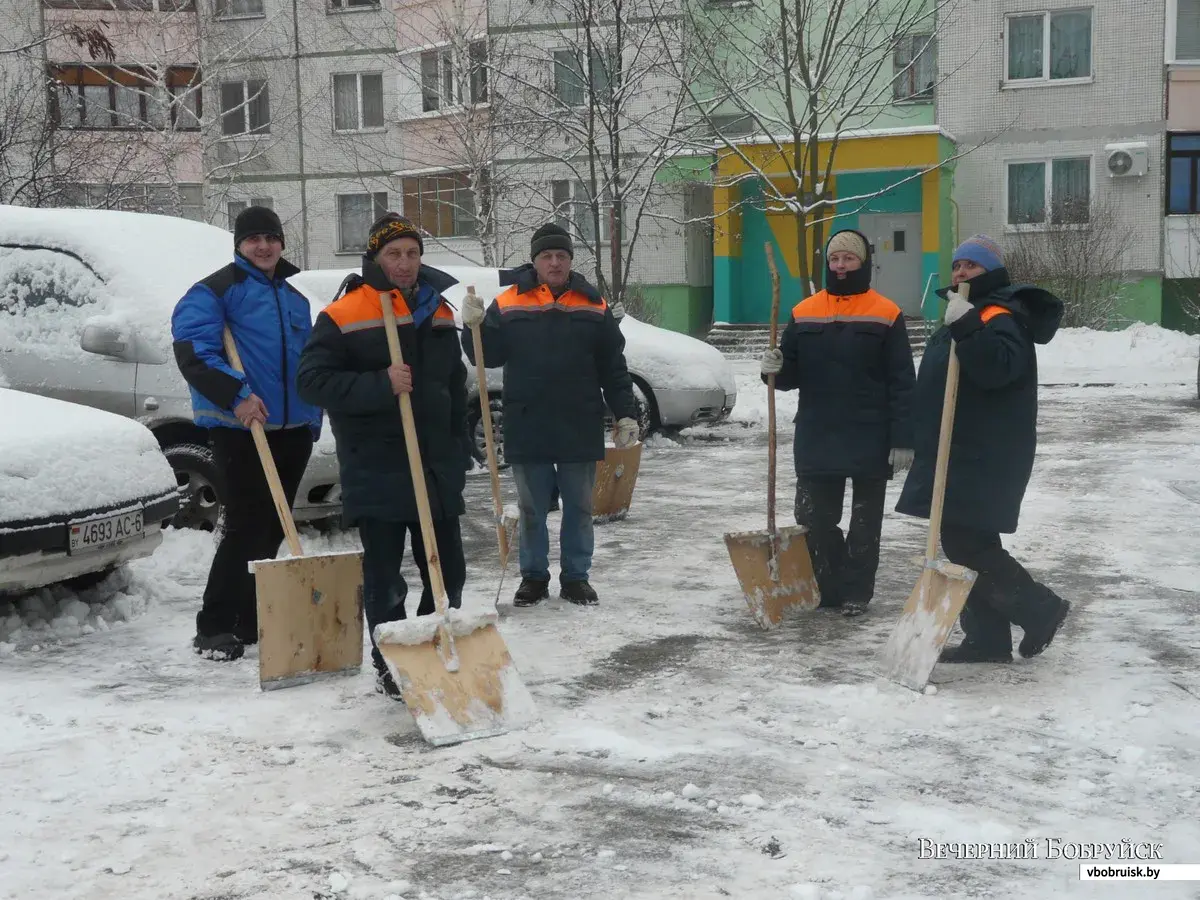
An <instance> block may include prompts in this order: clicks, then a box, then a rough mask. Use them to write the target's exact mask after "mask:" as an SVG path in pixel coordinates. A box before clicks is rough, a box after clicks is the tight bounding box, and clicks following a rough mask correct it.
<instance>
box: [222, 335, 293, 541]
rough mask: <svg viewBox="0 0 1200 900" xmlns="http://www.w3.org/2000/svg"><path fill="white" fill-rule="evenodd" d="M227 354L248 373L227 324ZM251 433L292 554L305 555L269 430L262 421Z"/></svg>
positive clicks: (232, 361) (251, 427) (251, 426)
mask: <svg viewBox="0 0 1200 900" xmlns="http://www.w3.org/2000/svg"><path fill="white" fill-rule="evenodd" d="M224 342H225V354H226V356H228V357H229V365H231V366H232V367H233V368H234V370H235V371H237V372H238V373H239V374H242V375H244V374H246V370H245V369H243V368H242V357H241V355H240V354H239V353H238V349H237V344H235V343H234V342H233V333H232V332H231V331H230V330H229V326H228V325H226V326H225V334H224ZM250 434H251V435H252V436H253V437H254V446H255V447H256V448H257V449H258V458H259V460H260V461H261V462H262V467H263V474H265V475H266V476H267V486H268V487H269V488H270V489H271V499H272V500H274V501H275V512H276V513H278V514H279V524H281V525H282V526H283V533H284V535H285V536H286V537H287V544H288V549H289V550H291V551H292V556H303V555H304V548H302V547H301V546H300V535H299V534H298V533H297V532H296V523H295V521H294V520H293V519H292V507H291V504H289V503H288V501H287V495H285V494H284V493H283V483H282V482H280V480H279V470H278V469H277V468H275V457H274V456H273V455H272V454H271V445H270V444H268V443H267V432H266V431H265V430H264V429H263V427H262V423H261V422H254V423H252V424H251V425H250Z"/></svg>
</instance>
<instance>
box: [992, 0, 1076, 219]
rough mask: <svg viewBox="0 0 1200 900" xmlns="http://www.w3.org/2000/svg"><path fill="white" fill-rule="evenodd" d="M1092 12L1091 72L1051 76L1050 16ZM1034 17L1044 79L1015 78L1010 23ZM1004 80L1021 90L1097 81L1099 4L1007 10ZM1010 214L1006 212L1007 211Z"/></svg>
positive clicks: (1007, 87)
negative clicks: (1038, 30) (1038, 25)
mask: <svg viewBox="0 0 1200 900" xmlns="http://www.w3.org/2000/svg"><path fill="white" fill-rule="evenodd" d="M1077 12H1087V13H1089V23H1090V25H1091V37H1090V38H1089V47H1090V62H1091V66H1090V68H1091V71H1090V72H1088V74H1087V75H1084V76H1081V77H1079V78H1051V77H1050V17H1051V16H1054V15H1061V14H1063V13H1077ZM1034 16H1041V17H1042V77H1041V78H1017V79H1015V80H1014V79H1012V78H1010V77H1009V74H1008V63H1009V52H1008V42H1009V37H1010V23H1011V22H1012V20H1013V19H1031V18H1033V17H1034ZM1002 49H1003V53H1004V80H1003V82H1002V86H1003V87H1004V88H1005V89H1020V88H1029V87H1046V86H1048V85H1054V86H1056V87H1057V86H1059V85H1072V84H1091V83H1092V82H1094V81H1095V80H1096V7H1095V6H1070V7H1065V8H1063V9H1027V10H1022V11H1021V12H1013V13H1006V14H1005V16H1004V47H1003V48H1002ZM1005 216H1006V217H1007V213H1005Z"/></svg>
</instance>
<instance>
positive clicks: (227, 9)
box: [216, 0, 266, 19]
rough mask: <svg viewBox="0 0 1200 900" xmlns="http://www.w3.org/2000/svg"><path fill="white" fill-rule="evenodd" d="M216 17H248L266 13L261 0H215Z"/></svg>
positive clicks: (256, 16)
mask: <svg viewBox="0 0 1200 900" xmlns="http://www.w3.org/2000/svg"><path fill="white" fill-rule="evenodd" d="M216 3H217V18H218V19H250V18H258V17H260V16H264V15H266V12H265V11H264V10H263V0H216Z"/></svg>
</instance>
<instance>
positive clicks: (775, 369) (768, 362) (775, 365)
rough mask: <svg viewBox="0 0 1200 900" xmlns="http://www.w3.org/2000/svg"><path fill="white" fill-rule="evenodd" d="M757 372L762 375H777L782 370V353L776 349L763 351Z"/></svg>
mask: <svg viewBox="0 0 1200 900" xmlns="http://www.w3.org/2000/svg"><path fill="white" fill-rule="evenodd" d="M759 370H760V371H761V372H762V373H763V374H764V375H778V374H779V373H780V372H781V371H782V370H783V351H782V350H780V349H779V348H778V347H776V348H775V349H774V350H767V351H765V352H764V353H763V355H762V364H761V365H760V366H759Z"/></svg>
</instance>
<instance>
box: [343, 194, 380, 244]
mask: <svg viewBox="0 0 1200 900" xmlns="http://www.w3.org/2000/svg"><path fill="white" fill-rule="evenodd" d="M387 207H388V195H387V191H380V192H378V193H374V194H338V197H337V217H338V253H361V252H362V251H364V250H366V249H367V235H368V234H369V233H370V231H371V223H372V222H374V221H375V220H376V219H378V218H379V217H380V216H382V215H383V214H384V213H385V212H387Z"/></svg>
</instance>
